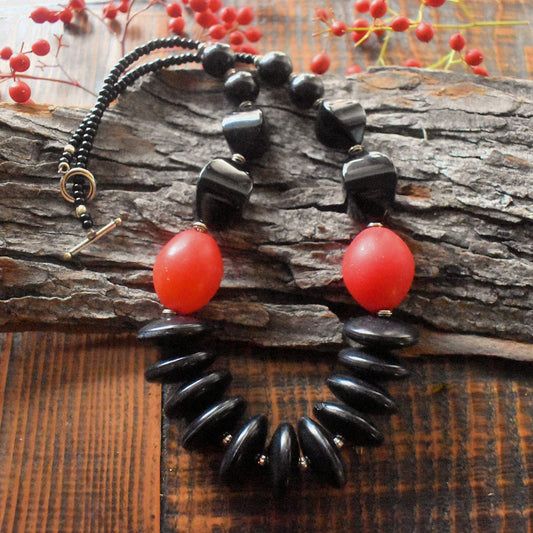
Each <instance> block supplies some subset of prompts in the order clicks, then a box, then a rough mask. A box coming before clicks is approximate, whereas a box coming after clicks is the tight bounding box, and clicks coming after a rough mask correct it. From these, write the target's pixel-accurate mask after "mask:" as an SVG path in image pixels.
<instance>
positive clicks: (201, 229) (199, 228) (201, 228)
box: [192, 222, 207, 233]
mask: <svg viewBox="0 0 533 533" xmlns="http://www.w3.org/2000/svg"><path fill="white" fill-rule="evenodd" d="M192 228H193V229H195V230H196V231H199V232H200V233H207V226H206V225H205V224H204V223H203V222H195V223H194V224H193V225H192Z"/></svg>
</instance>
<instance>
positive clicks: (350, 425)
mask: <svg viewBox="0 0 533 533" xmlns="http://www.w3.org/2000/svg"><path fill="white" fill-rule="evenodd" d="M313 414H314V415H315V416H316V418H318V420H319V421H320V423H321V424H322V425H323V426H325V427H326V428H327V429H328V430H329V431H331V433H333V435H340V436H341V437H342V438H344V439H346V440H348V441H350V442H352V443H353V444H355V445H356V446H379V445H380V444H382V443H383V434H382V433H381V431H379V429H378V428H376V427H375V426H374V425H373V424H372V423H371V422H370V421H369V420H367V419H366V418H365V417H364V416H363V415H362V414H361V413H359V412H357V411H356V410H355V409H352V408H351V407H348V406H346V405H340V404H336V403H325V402H316V403H315V404H314V406H313Z"/></svg>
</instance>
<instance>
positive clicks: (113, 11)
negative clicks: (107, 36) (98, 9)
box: [102, 2, 118, 20]
mask: <svg viewBox="0 0 533 533" xmlns="http://www.w3.org/2000/svg"><path fill="white" fill-rule="evenodd" d="M102 14H103V16H104V18H106V19H109V20H113V19H114V18H116V17H117V15H118V7H117V6H116V5H115V4H113V2H109V4H106V5H105V6H104V9H102Z"/></svg>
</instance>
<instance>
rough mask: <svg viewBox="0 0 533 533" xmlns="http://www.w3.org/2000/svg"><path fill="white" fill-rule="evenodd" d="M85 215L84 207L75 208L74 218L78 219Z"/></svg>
mask: <svg viewBox="0 0 533 533" xmlns="http://www.w3.org/2000/svg"><path fill="white" fill-rule="evenodd" d="M85 213H87V208H86V207H85V206H84V205H78V206H77V207H76V216H77V217H78V218H80V217H81V215H84V214H85Z"/></svg>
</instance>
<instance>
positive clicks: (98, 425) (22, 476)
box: [0, 333, 161, 533]
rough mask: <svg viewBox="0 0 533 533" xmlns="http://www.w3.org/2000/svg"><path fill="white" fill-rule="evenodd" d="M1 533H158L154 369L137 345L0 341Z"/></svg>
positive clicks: (114, 339)
mask: <svg viewBox="0 0 533 533" xmlns="http://www.w3.org/2000/svg"><path fill="white" fill-rule="evenodd" d="M0 357H1V359H0V416H1V419H0V462H1V464H2V469H1V471H0V530H1V531H2V532H5V533H11V532H29V531H34V532H37V531H61V532H69V531H73V532H77V531H135V532H146V533H152V532H157V531H158V530H159V522H160V512H159V509H160V506H159V485H160V476H159V468H160V437H159V435H160V428H161V423H160V412H161V401H160V394H159V391H158V390H157V389H154V388H152V387H149V386H148V385H147V384H145V382H144V379H143V371H144V368H145V366H146V365H147V364H148V363H149V362H150V361H151V360H152V359H153V351H152V350H150V349H146V348H145V347H143V346H139V344H138V343H137V342H136V341H135V339H134V338H132V337H131V336H124V335H121V336H116V335H115V336H113V335H97V334H93V335H66V334H63V333H12V334H2V335H0Z"/></svg>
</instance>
